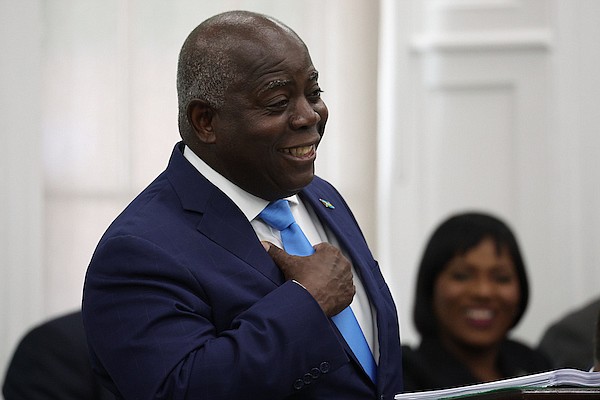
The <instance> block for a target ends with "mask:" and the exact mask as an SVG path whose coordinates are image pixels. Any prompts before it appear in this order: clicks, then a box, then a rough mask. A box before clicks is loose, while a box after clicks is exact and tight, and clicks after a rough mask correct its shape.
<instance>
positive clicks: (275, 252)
mask: <svg viewBox="0 0 600 400" xmlns="http://www.w3.org/2000/svg"><path fill="white" fill-rule="evenodd" d="M260 243H261V244H262V245H263V247H264V248H265V250H266V251H267V253H269V256H271V258H272V259H273V261H275V264H279V261H282V260H283V258H284V257H286V256H287V255H288V254H287V253H286V252H285V250H283V249H281V248H279V247H277V246H276V245H274V244H273V243H271V242H267V241H262V242H260Z"/></svg>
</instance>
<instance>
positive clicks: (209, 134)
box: [187, 99, 215, 144]
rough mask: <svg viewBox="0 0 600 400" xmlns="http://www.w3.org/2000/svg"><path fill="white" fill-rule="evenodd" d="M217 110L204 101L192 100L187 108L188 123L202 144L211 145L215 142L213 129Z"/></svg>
mask: <svg viewBox="0 0 600 400" xmlns="http://www.w3.org/2000/svg"><path fill="white" fill-rule="evenodd" d="M214 115H215V110H214V109H213V108H212V107H211V106H210V105H209V104H208V103H207V102H205V101H203V100H199V99H196V100H192V101H190V103H189V104H188V107H187V117H188V121H189V122H190V124H191V125H192V128H194V132H195V133H196V137H197V138H198V140H200V141H201V142H202V143H205V144H211V143H214V142H215V133H214V129H213V117H214Z"/></svg>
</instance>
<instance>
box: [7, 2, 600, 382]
mask: <svg viewBox="0 0 600 400" xmlns="http://www.w3.org/2000/svg"><path fill="white" fill-rule="evenodd" d="M235 8H240V9H250V10H254V11H259V12H265V13H267V14H270V15H273V16H275V17H277V18H279V19H281V20H282V21H284V22H285V23H287V24H288V25H290V26H291V27H293V28H294V29H295V30H296V31H297V32H298V33H299V34H300V36H301V37H303V38H304V39H305V41H306V42H307V44H308V46H309V48H310V50H311V53H312V56H313V61H314V63H315V65H316V67H317V68H318V69H319V70H320V72H321V83H322V86H323V88H324V90H325V93H324V98H325V100H326V102H327V104H328V106H329V108H330V120H329V123H328V129H327V135H326V137H325V140H324V143H323V146H322V147H321V148H320V152H319V159H318V161H317V170H318V173H319V174H320V175H322V176H324V177H326V178H327V179H329V180H331V181H332V182H333V183H335V184H336V186H337V187H338V188H339V189H340V190H341V191H342V193H344V194H345V195H346V197H347V199H348V201H349V203H350V204H351V206H352V207H353V209H354V211H355V213H356V215H357V218H358V219H359V221H360V222H361V224H362V226H363V230H364V232H365V234H366V236H367V239H368V240H369V242H370V243H371V245H372V247H373V250H374V253H375V255H376V256H377V257H378V258H379V260H380V262H381V264H382V268H383V269H384V273H385V275H386V277H387V279H388V283H389V284H390V286H391V287H392V290H393V293H394V295H395V298H396V301H397V304H398V307H399V312H400V318H401V325H402V334H403V338H404V339H406V340H407V341H409V342H411V341H413V342H414V340H415V335H414V331H413V330H412V321H411V318H410V308H411V306H412V286H413V284H414V275H415V268H416V264H417V260H418V257H419V256H420V252H421V249H422V246H423V244H424V240H425V238H426V236H427V235H428V234H429V233H430V231H431V229H432V228H433V226H434V225H435V224H437V223H438V222H439V221H440V219H441V218H442V217H444V216H445V215H446V214H448V213H449V212H452V211H454V210H458V209H463V208H465V207H479V208H485V209H487V210H491V211H494V212H497V213H499V214H500V215H501V216H503V217H505V218H506V219H507V220H508V222H510V223H511V225H513V227H514V228H515V230H516V231H517V233H518V236H519V238H520V239H521V244H522V247H523V249H524V253H525V257H526V260H527V261H528V265H529V270H530V273H531V278H532V279H531V281H532V286H533V288H532V300H531V307H530V309H529V312H528V313H527V315H526V316H525V320H524V322H523V324H522V325H521V326H520V327H519V328H518V330H517V332H516V334H517V335H518V336H520V337H522V338H524V339H525V340H526V341H529V342H535V341H536V340H537V338H538V337H539V335H540V333H541V330H542V329H543V328H544V326H545V325H546V324H547V323H548V322H549V321H550V320H552V319H554V318H555V317H557V316H558V315H560V314H561V313H562V312H563V311H566V310H567V309H568V308H570V307H572V306H575V305H579V304H581V303H582V302H584V301H585V300H586V299H588V298H589V297H591V296H592V295H594V294H596V293H597V292H598V290H597V289H596V286H597V285H596V284H595V283H596V282H598V278H599V277H600V266H599V265H598V261H597V260H599V259H600V254H599V253H600V247H599V246H597V245H596V242H597V241H598V237H599V234H600V213H599V212H598V211H599V210H598V204H600V193H599V190H600V189H599V188H600V185H598V184H597V182H599V178H600V177H599V176H598V175H599V174H600V172H599V169H598V168H597V167H596V166H595V161H596V160H595V158H596V155H597V154H598V153H599V152H598V150H600V148H599V147H600V136H599V135H598V134H597V132H598V130H599V128H600V113H599V112H598V109H597V105H596V103H597V102H596V101H595V100H596V98H597V97H598V95H599V94H600V82H599V78H598V75H597V73H596V70H597V68H598V65H600V49H599V46H598V44H597V37H598V36H599V33H600V32H598V30H599V29H600V28H598V23H597V22H598V21H600V2H597V1H596V0H570V1H568V2H566V1H558V0H452V1H450V0H448V1H442V0H380V1H379V2H377V1H373V0H335V1H332V0H328V1H325V2H323V1H319V0H303V1H280V0H254V1H251V0H247V1H242V0H238V1H235V0H226V1H220V2H215V1H208V0H206V1H199V0H193V1H192V0H173V1H169V2H165V1H163V0H102V1H100V0H89V1H86V2H82V1H79V0H52V1H41V0H38V1H34V0H20V1H18V2H16V1H11V0H0V22H1V23H0V50H1V51H2V53H1V54H2V57H1V58H0V85H1V86H0V88H1V89H2V90H0V96H1V97H0V99H1V103H0V121H1V123H2V125H1V127H2V130H1V131H0V152H1V154H2V156H1V157H0V177H1V179H2V181H1V182H0V185H1V187H2V192H1V197H0V274H1V276H2V277H3V279H2V280H0V290H2V294H0V299H1V301H2V303H1V304H0V318H1V324H0V339H1V341H0V374H1V375H2V376H3V375H4V366H5V364H6V362H7V361H8V357H9V356H10V354H11V353H12V350H13V347H14V345H15V342H16V340H17V339H18V337H19V336H20V335H21V334H23V333H24V332H25V330H26V329H28V328H29V327H31V326H32V325H33V324H35V323H37V322H38V321H40V319H42V318H44V317H50V316H54V315H57V314H60V313H62V312H65V311H68V310H71V309H74V308H76V307H78V306H79V303H80V299H81V285H82V281H83V276H84V273H85V268H86V266H87V263H88V262H89V259H90V256H91V254H92V251H93V249H94V247H95V245H96V243H97V241H98V239H99V237H100V235H101V234H102V232H103V231H104V229H105V228H106V227H107V225H108V224H109V223H110V221H112V219H113V218H114V217H115V215H116V214H117V213H118V212H119V211H120V210H121V209H122V207H123V206H124V205H125V204H126V203H127V202H128V201H129V200H130V199H131V198H132V197H133V196H134V195H135V194H136V193H137V192H138V191H139V190H141V189H142V188H143V187H144V186H145V185H146V184H147V183H149V182H150V180H151V179H152V178H153V177H154V176H155V175H156V174H157V173H158V172H160V171H161V170H162V169H163V168H164V167H165V165H166V161H167V159H168V157H169V154H170V151H171V148H172V145H173V144H174V142H175V141H176V140H178V134H177V130H176V129H177V124H176V115H177V106H176V93H175V68H176V62H177V54H178V51H179V48H180V46H181V44H182V42H183V40H184V39H185V37H186V35H187V34H188V33H189V31H190V30H191V29H192V28H193V27H195V26H196V25H197V24H198V23H199V22H200V21H201V20H203V19H204V18H206V17H208V16H210V15H213V14H215V13H217V12H220V11H224V10H227V9H235ZM558 282H560V290H557V286H558Z"/></svg>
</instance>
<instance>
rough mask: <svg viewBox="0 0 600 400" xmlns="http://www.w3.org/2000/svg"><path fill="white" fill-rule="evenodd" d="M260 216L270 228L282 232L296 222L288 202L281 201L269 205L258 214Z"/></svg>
mask: <svg viewBox="0 0 600 400" xmlns="http://www.w3.org/2000/svg"><path fill="white" fill-rule="evenodd" d="M258 216H259V217H260V218H261V219H262V220H263V221H265V222H266V223H267V224H269V226H271V227H273V228H275V229H277V230H279V231H282V230H284V229H285V228H287V227H288V226H290V225H291V224H293V223H294V222H296V221H295V220H294V216H293V215H292V210H291V209H290V205H289V203H288V201H287V200H284V199H280V200H276V201H273V202H271V203H269V205H268V206H266V207H265V208H264V210H262V211H261V212H260V214H258Z"/></svg>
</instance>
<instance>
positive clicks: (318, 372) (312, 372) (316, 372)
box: [310, 368, 321, 379]
mask: <svg viewBox="0 0 600 400" xmlns="http://www.w3.org/2000/svg"><path fill="white" fill-rule="evenodd" d="M310 376H312V377H313V378H314V379H317V378H318V377H320V376H321V370H320V369H319V368H313V369H311V370H310Z"/></svg>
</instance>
